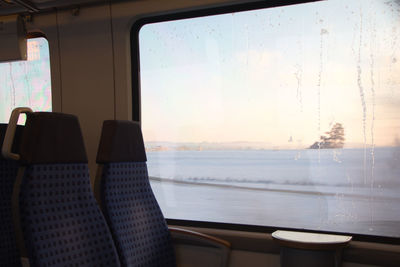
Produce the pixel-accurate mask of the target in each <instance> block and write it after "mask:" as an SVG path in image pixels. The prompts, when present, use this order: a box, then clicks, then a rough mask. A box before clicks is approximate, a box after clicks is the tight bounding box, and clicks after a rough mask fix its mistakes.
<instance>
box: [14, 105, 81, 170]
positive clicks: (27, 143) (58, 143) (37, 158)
mask: <svg viewBox="0 0 400 267" xmlns="http://www.w3.org/2000/svg"><path fill="white" fill-rule="evenodd" d="M19 154H20V155H21V162H22V163H27V164H35V163H87V162H88V160H87V156H86V151H85V146H84V143H83V137H82V132H81V128H80V126H79V121H78V118H77V117H76V116H74V115H69V114H62V113H55V112H34V113H28V114H27V118H26V123H25V129H24V131H23V134H22V140H21V145H20V153H19Z"/></svg>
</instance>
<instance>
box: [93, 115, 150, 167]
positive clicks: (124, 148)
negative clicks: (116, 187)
mask: <svg viewBox="0 0 400 267" xmlns="http://www.w3.org/2000/svg"><path fill="white" fill-rule="evenodd" d="M146 160H147V159H146V152H145V148H144V142H143V136H142V131H141V130H140V125H139V124H138V123H136V122H133V121H123V120H107V121H104V123H103V130H102V132H101V138H100V144H99V149H98V152H97V160H96V161H97V163H109V162H145V161H146Z"/></svg>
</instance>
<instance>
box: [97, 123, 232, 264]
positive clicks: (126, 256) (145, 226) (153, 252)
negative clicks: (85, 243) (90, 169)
mask: <svg viewBox="0 0 400 267" xmlns="http://www.w3.org/2000/svg"><path fill="white" fill-rule="evenodd" d="M146 160H147V159H146V153H145V148H144V142H143V137H142V133H141V130H140V126H139V124H137V123H135V122H132V121H117V120H108V121H105V122H104V124H103V129H102V134H101V139H100V144H99V149H98V154H97V163H98V164H99V167H98V172H97V175H96V180H95V195H96V198H97V199H98V202H99V204H100V206H101V207H102V210H103V213H104V215H105V217H106V220H107V222H108V223H109V226H110V229H111V232H112V235H113V237H114V241H115V242H116V247H117V250H118V253H119V255H120V260H121V264H122V265H123V266H149V267H151V266H176V265H178V266H227V264H228V260H229V253H230V244H229V243H228V242H226V241H224V240H220V239H218V238H214V237H211V236H207V235H204V234H200V233H197V232H192V231H187V230H183V229H176V228H171V229H168V226H167V224H166V221H165V218H164V216H163V214H162V212H161V209H160V207H159V205H158V203H157V200H156V198H155V196H154V194H153V191H152V189H151V186H150V181H149V177H148V172H147V163H146ZM171 236H172V238H171ZM172 241H178V244H177V243H176V242H174V243H173V242H172ZM185 244H186V245H187V246H184V245H185ZM188 247H189V248H190V247H192V248H198V249H192V250H188V249H187V248H188ZM196 250H197V251H198V252H201V253H198V255H197V256H196V253H195V252H196ZM182 251H185V252H186V253H189V254H190V256H189V257H187V258H186V261H185V255H183V254H182V253H180V252H182ZM175 252H176V253H175ZM190 252H193V253H190Z"/></svg>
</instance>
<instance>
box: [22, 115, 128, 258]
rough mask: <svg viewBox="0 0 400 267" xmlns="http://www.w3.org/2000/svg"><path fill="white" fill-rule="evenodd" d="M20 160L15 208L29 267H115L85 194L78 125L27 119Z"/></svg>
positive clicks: (64, 119)
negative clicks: (17, 197)
mask: <svg viewBox="0 0 400 267" xmlns="http://www.w3.org/2000/svg"><path fill="white" fill-rule="evenodd" d="M20 156H21V159H20V163H21V164H22V165H24V168H25V170H24V172H23V175H22V176H21V177H19V179H20V180H19V181H18V182H19V183H20V186H19V189H20V192H19V202H18V205H19V215H20V223H21V229H22V233H23V237H24V243H25V249H26V250H27V254H28V256H29V261H30V266H120V263H119V259H118V254H117V251H116V249H115V246H114V243H113V240H112V237H111V234H110V231H109V229H108V227H107V223H106V221H105V219H104V217H103V215H102V213H101V211H100V209H99V208H98V206H97V203H96V200H95V198H94V196H93V193H92V190H91V186H90V179H89V175H88V166H87V157H86V152H85V148H84V144H83V139H82V134H81V130H80V126H79V122H78V119H77V118H76V117H75V116H72V115H66V114H60V113H45V112H38V113H30V114H27V121H26V125H25V129H24V132H23V135H22V140H21V146H20Z"/></svg>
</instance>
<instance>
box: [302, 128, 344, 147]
mask: <svg viewBox="0 0 400 267" xmlns="http://www.w3.org/2000/svg"><path fill="white" fill-rule="evenodd" d="M325 134H326V135H327V136H325V135H322V136H321V137H320V141H317V142H315V143H314V144H312V145H311V146H310V147H309V148H311V149H318V148H343V145H344V140H346V139H345V138H344V128H343V125H342V124H341V123H335V124H334V125H333V126H332V129H331V130H330V131H329V132H325Z"/></svg>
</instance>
